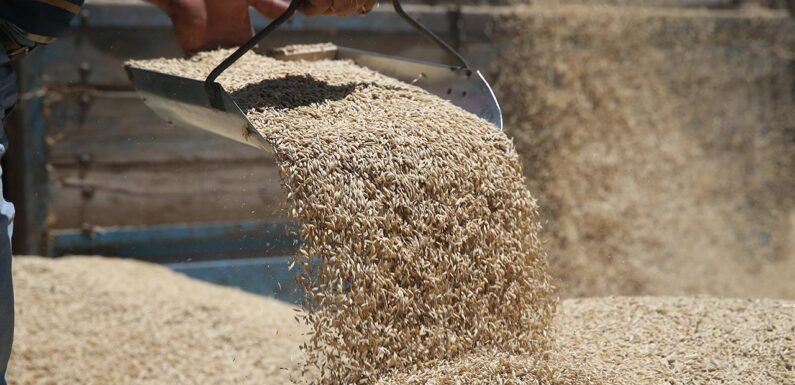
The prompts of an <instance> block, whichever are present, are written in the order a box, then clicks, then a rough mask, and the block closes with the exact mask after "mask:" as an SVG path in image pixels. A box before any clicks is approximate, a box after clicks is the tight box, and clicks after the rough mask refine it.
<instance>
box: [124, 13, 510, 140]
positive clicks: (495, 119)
mask: <svg viewBox="0 0 795 385" xmlns="http://www.w3.org/2000/svg"><path fill="white" fill-rule="evenodd" d="M303 1H306V0H292V2H291V3H290V6H289V8H288V9H287V11H286V12H285V13H284V14H283V15H281V16H280V17H279V18H277V19H276V20H274V21H273V22H271V23H270V24H269V25H268V26H267V27H265V29H263V30H262V31H260V32H258V33H257V34H256V35H255V36H254V37H253V38H251V39H250V40H249V41H248V42H246V43H245V44H244V45H242V46H241V47H240V48H239V49H237V50H236V51H235V52H234V53H232V54H231V55H230V56H229V57H228V58H226V59H225V60H224V61H223V62H222V63H221V64H220V65H218V67H216V68H215V69H214V70H213V71H212V72H211V73H210V75H209V76H208V77H207V79H206V80H205V81H200V80H195V79H188V78H184V77H180V76H174V75H168V74H163V73H159V72H155V71H150V70H145V69H141V68H135V67H131V66H127V68H126V69H127V74H128V76H129V77H130V80H131V81H132V83H133V86H134V87H135V89H136V90H137V91H138V93H139V95H141V97H142V98H143V99H144V101H145V103H146V104H147V105H148V106H149V107H150V108H151V109H152V110H154V111H155V112H156V113H157V114H158V115H159V116H160V117H161V118H163V119H165V120H167V121H169V122H170V123H172V124H175V125H179V126H187V127H195V128H199V129H202V130H207V131H210V132H213V133H216V134H218V135H221V136H224V137H227V138H229V139H233V140H236V141H238V142H242V143H245V144H249V145H252V146H255V147H260V148H265V149H269V150H270V147H271V146H270V144H269V143H268V142H267V141H266V140H265V139H264V138H263V137H262V135H261V134H260V133H259V132H258V131H257V130H256V129H255V128H254V126H253V125H252V124H251V122H250V121H249V120H248V119H247V118H246V116H245V114H243V111H241V110H240V107H238V105H237V104H236V103H235V102H234V100H233V99H232V97H231V96H230V95H229V93H228V92H226V90H224V88H223V87H222V86H221V85H220V84H219V83H217V82H216V81H215V80H216V79H217V78H218V76H220V75H221V74H222V73H223V72H224V71H225V70H226V69H227V68H229V67H230V66H231V65H232V64H234V63H235V61H237V60H238V59H240V57H242V56H243V55H244V54H245V53H246V52H248V51H249V50H251V49H252V48H254V47H255V46H256V45H257V44H258V43H259V42H260V41H262V39H263V38H265V36H267V35H268V34H270V33H271V32H273V31H274V30H275V29H276V28H278V27H279V26H280V25H282V24H283V23H284V22H285V21H287V20H288V19H290V18H291V17H292V16H293V14H294V13H295V11H296V10H297V9H298V7H299V6H300V5H301V4H302V2H303ZM392 4H393V5H394V8H395V12H397V14H398V15H400V16H401V17H402V18H403V19H404V20H405V21H406V22H408V23H409V24H411V25H412V26H413V27H414V28H415V29H416V30H417V31H419V32H420V33H422V34H423V35H425V36H426V37H427V38H429V39H431V40H432V41H433V42H434V43H436V44H437V45H438V46H439V47H440V48H442V49H443V50H444V51H446V52H447V53H448V54H450V55H451V56H452V57H453V58H454V59H455V60H456V62H457V64H456V65H455V66H450V65H443V64H434V63H426V62H420V61H416V60H411V59H406V58H400V57H393V56H387V55H382V54H378V53H372V52H367V51H361V50H356V49H351V48H343V47H336V46H334V47H333V48H332V49H329V48H325V49H319V50H317V51H314V52H306V51H302V52H300V53H298V54H285V55H280V56H277V57H276V58H277V59H280V60H324V59H331V60H351V61H353V62H354V63H356V64H358V65H360V66H363V67H367V68H370V69H372V70H374V71H378V72H380V73H382V74H384V75H387V76H390V77H393V78H396V79H398V80H401V81H404V82H406V83H411V84H414V85H416V86H418V87H421V88H423V89H425V90H427V91H428V92H430V93H432V94H434V95H437V96H439V97H441V98H443V99H446V100H449V101H450V102H451V103H453V104H455V105H456V106H458V107H461V108H462V109H464V110H466V111H469V112H471V113H473V114H475V115H477V116H479V117H480V118H482V119H484V120H486V121H488V122H491V123H492V124H494V125H495V126H497V127H498V128H499V129H502V113H501V111H500V106H499V104H498V103H497V99H496V98H495V96H494V92H493V91H492V89H491V86H489V84H488V83H487V82H486V80H485V79H484V78H483V75H482V74H481V73H480V72H479V71H476V70H473V69H472V68H471V67H470V66H469V64H468V63H467V61H466V60H465V59H464V58H463V57H462V56H461V55H460V54H459V53H458V52H456V51H455V50H454V49H453V48H452V47H450V46H449V45H447V43H445V42H444V41H443V40H442V39H440V38H439V37H438V36H436V35H435V34H434V33H433V32H431V31H430V30H428V29H427V28H425V27H424V26H423V25H421V24H420V23H419V22H417V21H416V20H415V19H413V18H412V17H411V16H409V15H408V14H407V13H406V12H405V11H404V10H403V7H402V6H401V4H400V2H399V0H392Z"/></svg>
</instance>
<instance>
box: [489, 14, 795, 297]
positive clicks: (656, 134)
mask: <svg viewBox="0 0 795 385" xmlns="http://www.w3.org/2000/svg"><path fill="white" fill-rule="evenodd" d="M680 3H684V2H680ZM500 20H501V22H500V23H499V24H497V27H498V30H497V31H496V32H495V34H494V38H495V40H496V41H497V42H498V49H497V52H499V53H500V57H499V59H497V60H496V61H494V63H493V64H494V68H495V80H496V81H495V89H496V90H497V93H498V96H499V99H500V101H501V103H502V106H503V111H504V115H505V119H506V123H505V127H506V131H507V132H508V134H509V136H512V137H514V139H515V143H516V146H517V151H518V153H519V154H520V156H521V157H522V161H523V163H524V170H525V174H526V175H527V181H528V183H529V188H530V191H531V193H532V194H534V196H536V197H537V198H538V199H539V206H540V208H541V210H542V215H541V217H542V218H544V219H545V222H544V229H545V231H544V235H545V238H546V239H545V247H546V249H547V252H548V253H549V256H550V265H551V269H550V273H551V274H552V275H553V276H554V277H555V278H556V279H557V280H558V281H557V282H559V286H560V287H561V289H562V294H563V295H564V296H599V295H616V294H623V295H692V294H711V295H719V296H732V297H736V296H741V297H747V296H751V297H772V298H790V299H792V298H795V285H793V284H792V282H793V281H795V236H793V234H795V233H793V229H795V194H793V191H795V172H793V170H795V140H793V138H795V136H793V127H795V100H793V92H792V89H793V84H794V83H795V76H793V74H794V73H793V71H792V58H793V57H795V55H794V53H795V28H793V27H794V26H795V22H793V20H792V19H791V18H790V16H789V15H788V14H787V13H786V12H784V11H771V10H769V9H768V10H765V9H761V8H760V9H753V8H752V9H740V10H731V9H721V10H703V9H701V10H698V9H690V10H683V9H675V8H643V7H631V8H630V7H627V8H625V7H591V6H554V7H553V6H546V7H545V6H534V7H526V8H522V7H517V8H514V9H511V10H510V11H507V10H506V11H504V13H503V17H502V18H501V19H500Z"/></svg>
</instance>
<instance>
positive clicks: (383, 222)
mask: <svg viewBox="0 0 795 385" xmlns="http://www.w3.org/2000/svg"><path fill="white" fill-rule="evenodd" d="M228 53H229V52H228V51H216V52H212V53H206V54H201V55H199V56H196V57H194V58H192V59H190V60H156V61H149V62H145V63H141V62H138V63H134V65H136V66H142V67H146V68H149V69H154V70H159V71H162V72H168V73H172V74H179V75H182V76H186V77H193V78H196V79H202V78H203V77H204V76H205V75H206V74H207V73H208V72H209V71H210V70H211V69H212V68H213V67H214V65H215V64H216V63H218V62H220V60H222V59H223V58H224V57H226V56H227V55H228ZM219 81H220V82H221V83H222V84H223V85H224V87H225V89H226V90H228V91H229V92H230V93H231V94H232V97H233V98H234V99H235V100H236V102H237V103H238V104H239V105H240V107H241V109H242V110H243V111H244V112H245V114H246V115H247V116H248V118H249V120H251V121H252V122H253V124H254V125H255V127H256V128H257V129H258V130H259V131H260V132H261V133H262V135H263V136H264V138H265V139H266V140H267V141H268V142H269V143H270V144H271V145H272V146H273V149H274V151H275V154H276V158H277V161H278V163H279V166H280V168H281V173H282V179H283V180H282V182H283V184H284V188H285V190H286V191H287V195H288V200H289V202H290V204H291V206H292V214H293V215H294V216H295V218H297V219H298V220H299V222H300V224H301V236H302V238H303V240H304V244H303V246H302V247H301V250H300V253H299V255H298V257H297V259H296V265H297V266H299V267H300V268H302V269H304V271H305V273H304V274H303V278H302V284H303V286H304V288H305V289H306V292H307V300H306V303H305V309H306V313H305V314H304V318H303V320H304V321H305V322H306V323H307V324H308V325H309V326H310V327H311V328H312V335H311V338H310V340H309V342H308V343H307V344H305V346H304V350H305V352H306V355H307V360H308V364H309V365H311V366H313V367H318V368H320V372H321V380H320V382H321V383H323V384H352V383H372V382H373V381H374V380H375V379H377V378H379V377H380V376H382V375H385V374H388V373H391V372H394V371H400V370H415V369H418V368H423V367H426V366H428V365H431V364H434V363H437V362H439V361H441V360H451V359H455V358H457V357H459V356H462V355H464V354H471V353H473V352H476V351H499V352H502V353H504V354H525V355H533V354H539V353H541V352H543V351H545V350H546V348H547V346H548V342H549V341H548V330H549V325H550V322H551V319H552V315H553V314H554V311H555V303H556V302H555V300H554V299H553V298H552V296H551V295H550V293H551V290H552V288H551V285H550V282H549V281H550V278H549V276H548V275H547V273H546V260H545V255H544V253H543V252H542V250H541V247H540V244H539V241H538V232H539V229H540V226H539V224H538V219H537V215H536V209H537V207H536V203H535V200H534V199H533V197H532V196H531V195H530V193H529V192H528V190H527V188H526V187H525V183H524V178H523V176H522V170H521V165H520V163H519V161H518V158H517V155H516V152H515V150H514V147H513V144H512V142H511V141H510V140H509V139H508V138H507V137H506V135H505V134H504V133H503V132H501V131H500V130H498V129H497V128H496V127H494V126H492V125H491V124H489V123H487V122H485V121H483V120H481V119H479V118H477V117H476V116H474V115H472V114H470V113H467V112H465V111H463V110H461V109H459V108H457V107H455V106H453V105H451V104H449V103H448V102H446V101H444V100H442V99H440V98H438V97H436V96H433V95H431V94H429V93H427V92H425V91H423V90H421V89H420V88H417V87H414V86H411V85H407V84H405V83H402V82H399V81H396V80H394V79H391V78H388V77H385V76H383V75H380V74H378V73H376V72H373V71H370V70H368V69H364V68H361V67H358V66H356V65H354V64H353V63H351V62H345V61H320V62H282V61H277V60H274V59H271V58H267V57H263V56H258V55H255V54H248V55H246V56H245V57H244V58H243V59H241V60H240V61H239V62H238V63H237V64H235V65H234V66H233V67H232V68H230V69H229V70H228V71H227V72H225V73H224V74H223V75H222V76H221V77H220V79H219ZM315 258H317V259H319V263H314V262H313V260H314V259H315Z"/></svg>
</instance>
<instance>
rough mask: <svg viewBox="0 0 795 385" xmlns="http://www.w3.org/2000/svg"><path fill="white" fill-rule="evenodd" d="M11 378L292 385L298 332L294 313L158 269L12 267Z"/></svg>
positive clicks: (36, 382)
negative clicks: (14, 326)
mask: <svg viewBox="0 0 795 385" xmlns="http://www.w3.org/2000/svg"><path fill="white" fill-rule="evenodd" d="M13 273H14V285H15V292H16V293H15V294H16V312H17V329H16V332H15V334H16V336H15V341H14V350H13V354H12V357H11V364H10V369H9V379H10V381H11V383H12V384H17V385H41V384H96V385H121V384H269V385H271V384H272V385H287V384H292V383H293V381H292V380H293V379H300V378H301V355H302V353H301V351H300V349H299V344H300V343H301V341H302V338H304V337H303V336H301V333H302V332H304V330H303V329H302V328H301V327H300V325H298V323H297V322H296V321H295V319H294V315H295V314H296V313H295V312H294V311H293V308H292V307H291V306H288V305H285V304H283V303H281V302H277V301H274V300H271V299H267V298H263V297H259V296H255V295H251V294H247V293H243V292H241V291H240V290H234V289H228V288H222V287H216V286H212V285H208V284H205V283H202V282H198V281H194V280H192V279H189V278H186V277H183V276H181V275H178V274H175V273H173V272H171V271H169V270H167V269H165V268H163V267H159V266H156V265H150V264H144V263H140V262H131V261H123V260H108V259H102V258H87V257H81V258H68V259H62V260H51V259H41V258H34V257H20V258H16V259H15V260H14V272H13Z"/></svg>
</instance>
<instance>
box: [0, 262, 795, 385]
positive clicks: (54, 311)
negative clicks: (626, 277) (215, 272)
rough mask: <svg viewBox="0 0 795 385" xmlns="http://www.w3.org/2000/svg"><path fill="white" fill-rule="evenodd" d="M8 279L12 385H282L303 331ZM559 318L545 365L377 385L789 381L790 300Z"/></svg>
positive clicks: (441, 372) (269, 304)
mask: <svg viewBox="0 0 795 385" xmlns="http://www.w3.org/2000/svg"><path fill="white" fill-rule="evenodd" d="M14 278H15V280H16V282H15V283H16V296H17V312H18V325H17V330H16V334H17V338H16V343H15V345H14V354H13V355H12V360H11V368H10V369H11V371H10V380H11V381H12V384H16V385H40V384H63V383H81V384H95V385H119V384H140V383H146V384H208V383H211V384H230V383H234V384H252V385H254V384H257V385H262V384H269V385H270V384H273V385H281V384H284V385H287V384H289V383H291V382H290V380H291V378H296V377H297V376H298V375H299V368H298V364H297V363H298V359H297V356H298V355H299V354H300V353H301V352H300V350H299V348H298V345H299V344H300V343H301V341H303V340H304V338H306V337H305V336H302V335H301V334H303V333H306V332H309V331H310V330H309V329H308V328H306V326H304V325H301V324H299V323H297V322H296V321H295V320H294V319H293V316H294V315H295V314H296V313H295V312H294V311H293V308H292V307H290V306H287V305H284V304H280V303H278V302H274V301H272V300H270V299H267V298H263V297H258V296H252V295H249V294H246V293H243V292H240V291H238V290H231V289H227V288H222V287H217V286H213V285H209V284H205V283H201V282H197V281H193V280H190V279H187V278H184V277H182V276H180V275H178V274H175V273H172V272H170V271H168V270H166V269H163V268H161V267H158V266H155V265H149V264H143V263H139V262H130V261H122V260H107V259H100V258H86V257H74V258H67V259H61V260H51V259H41V258H33V257H21V258H16V259H15V262H14ZM559 309H560V311H559V313H558V315H557V316H556V318H555V319H556V321H555V328H556V329H557V336H556V339H557V345H558V346H559V348H557V352H556V353H554V354H553V355H549V356H547V357H542V358H539V357H538V356H531V357H525V356H521V355H510V354H505V353H501V354H498V355H490V356H483V355H481V356H464V357H461V358H459V359H457V360H454V362H452V363H447V364H444V363H443V364H441V365H438V366H436V367H431V368H426V369H425V370H422V371H413V372H411V373H402V374H396V375H394V376H390V377H385V378H383V379H381V380H380V381H379V385H420V384H422V385H426V384H437V385H440V384H457V383H458V384H467V385H481V384H483V385H486V384H489V385H490V384H503V383H508V384H571V383H576V382H572V381H571V380H573V379H576V378H579V377H580V375H581V372H583V371H584V372H586V373H587V374H588V376H589V377H591V378H595V379H596V381H594V382H596V383H606V384H618V385H623V384H627V385H651V384H660V383H671V384H687V383H697V384H707V383H728V384H760V385H768V384H769V385H791V384H793V383H795V382H794V381H793V378H795V377H793V375H792V374H793V370H795V303H793V302H781V301H770V300H763V301H748V300H719V299H712V298H691V299H686V298H605V299H578V300H565V301H563V302H562V303H561V306H559ZM291 358H292V359H291ZM539 359H544V360H545V361H549V360H555V361H556V364H555V365H556V366H555V367H557V368H559V369H554V370H553V369H550V365H547V363H544V362H541V363H539V362H538V360H539ZM281 368H284V370H283V369H281ZM565 368H569V369H565ZM571 368H577V369H576V370H572V369H571Z"/></svg>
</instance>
